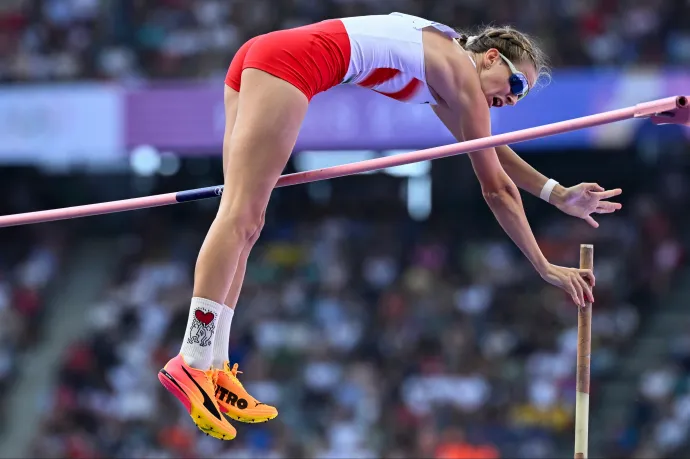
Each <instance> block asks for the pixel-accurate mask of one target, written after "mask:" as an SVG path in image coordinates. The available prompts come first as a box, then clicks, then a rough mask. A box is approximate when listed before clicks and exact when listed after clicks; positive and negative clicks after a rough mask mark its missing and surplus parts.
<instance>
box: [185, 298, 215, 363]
mask: <svg viewBox="0 0 690 459" xmlns="http://www.w3.org/2000/svg"><path fill="white" fill-rule="evenodd" d="M223 309H227V308H226V307H225V306H223V305H222V304H218V303H216V302H214V301H211V300H207V299H205V298H197V297H194V298H192V305H191V307H190V308H189V319H187V330H186V331H185V333H184V340H183V341H182V349H180V354H182V357H184V361H185V362H187V365H189V366H191V367H193V368H196V369H199V370H208V369H209V368H210V367H211V361H212V360H213V342H214V338H215V335H216V329H217V328H218V324H219V323H220V320H219V319H220V316H221V314H222V313H223Z"/></svg>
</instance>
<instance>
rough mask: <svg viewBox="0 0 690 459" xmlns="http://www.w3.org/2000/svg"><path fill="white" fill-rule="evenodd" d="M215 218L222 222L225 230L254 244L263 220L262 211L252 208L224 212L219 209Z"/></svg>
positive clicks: (262, 225)
mask: <svg viewBox="0 0 690 459" xmlns="http://www.w3.org/2000/svg"><path fill="white" fill-rule="evenodd" d="M216 219H220V220H221V221H222V222H223V226H224V227H226V228H227V231H229V232H230V233H231V234H232V236H234V237H236V238H237V239H239V240H241V241H243V242H245V243H247V244H254V243H255V242H256V240H257V239H258V238H259V234H261V230H262V229H263V227H264V222H265V216H264V212H257V211H252V210H242V211H233V210H229V211H225V212H224V211H223V209H221V211H220V212H218V215H217V216H216Z"/></svg>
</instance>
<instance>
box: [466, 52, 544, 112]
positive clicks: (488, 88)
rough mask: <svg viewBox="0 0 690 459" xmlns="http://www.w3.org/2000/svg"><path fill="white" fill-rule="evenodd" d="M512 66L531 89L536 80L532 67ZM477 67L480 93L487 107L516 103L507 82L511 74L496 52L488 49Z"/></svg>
mask: <svg viewBox="0 0 690 459" xmlns="http://www.w3.org/2000/svg"><path fill="white" fill-rule="evenodd" d="M514 65H515V67H516V69H517V70H518V71H520V72H522V73H523V74H524V75H525V76H526V77H527V81H528V82H529V86H530V88H531V87H533V86H534V82H535V81H536V79H537V72H536V70H535V68H534V66H533V65H531V64H529V63H522V62H514ZM477 66H478V68H479V80H480V82H481V86H482V91H483V92H484V95H485V96H486V103H487V104H488V105H489V107H503V106H505V105H515V104H516V103H517V101H518V96H517V95H516V94H514V93H513V91H512V90H511V87H510V82H509V79H510V76H511V75H512V74H513V72H512V71H511V70H510V67H509V66H508V64H507V63H506V61H505V60H504V59H503V58H502V57H501V54H500V53H499V52H498V50H496V49H490V50H488V51H487V52H485V53H484V56H483V57H482V58H481V59H480V60H479V62H477Z"/></svg>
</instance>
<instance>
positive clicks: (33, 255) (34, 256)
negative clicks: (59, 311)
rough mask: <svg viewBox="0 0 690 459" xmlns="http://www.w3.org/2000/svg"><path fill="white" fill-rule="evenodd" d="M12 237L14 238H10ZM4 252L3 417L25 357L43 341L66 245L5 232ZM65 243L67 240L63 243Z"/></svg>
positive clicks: (0, 256)
mask: <svg viewBox="0 0 690 459" xmlns="http://www.w3.org/2000/svg"><path fill="white" fill-rule="evenodd" d="M9 238H11V239H9ZM3 240H4V241H9V240H11V241H12V244H7V243H3V249H2V251H0V416H2V415H3V414H4V407H5V403H6V401H7V400H6V398H5V396H6V395H7V393H8V392H9V389H10V388H11V387H12V384H13V383H14V382H15V381H16V377H17V376H18V375H19V372H20V371H21V357H22V355H25V353H26V352H27V351H28V350H30V349H32V348H33V346H34V345H35V344H37V343H38V342H40V338H41V335H42V333H43V331H44V327H45V326H46V324H45V321H44V320H43V319H44V317H45V312H46V299H47V297H48V295H49V293H50V291H51V290H50V289H51V288H55V287H56V286H55V285H54V283H53V282H54V281H55V280H56V277H57V272H58V269H59V268H60V266H61V264H62V260H63V253H64V249H65V246H64V245H63V244H62V243H58V239H56V238H55V237H54V235H50V234H45V233H43V234H33V233H30V232H29V233H27V232H24V234H21V233H19V232H17V231H12V230H11V229H10V230H5V231H4V237H3ZM63 242H64V241H63Z"/></svg>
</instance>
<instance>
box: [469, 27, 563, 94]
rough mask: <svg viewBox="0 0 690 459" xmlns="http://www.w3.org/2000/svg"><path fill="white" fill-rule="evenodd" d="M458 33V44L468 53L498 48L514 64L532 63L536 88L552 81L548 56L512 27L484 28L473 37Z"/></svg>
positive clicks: (525, 35) (533, 41) (531, 39)
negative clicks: (534, 70)
mask: <svg viewBox="0 0 690 459" xmlns="http://www.w3.org/2000/svg"><path fill="white" fill-rule="evenodd" d="M456 31H457V32H458V33H459V34H460V38H458V39H457V40H458V43H460V46H462V47H463V48H464V49H466V50H467V51H471V52H473V53H484V52H486V51H488V50H490V49H491V48H496V49H497V50H498V51H499V52H500V53H501V54H503V55H504V56H505V57H507V58H508V59H510V60H511V61H512V62H514V63H519V62H522V63H524V62H531V63H532V64H533V65H534V68H535V69H536V71H537V81H536V82H535V84H534V85H535V86H539V85H541V86H545V85H547V84H548V83H549V82H550V81H551V70H550V69H549V65H548V62H547V59H546V54H544V52H543V51H542V50H541V48H539V46H538V45H537V43H536V42H535V40H534V39H533V38H531V37H530V36H529V35H527V34H524V33H522V32H519V31H517V30H515V29H514V28H512V27H510V26H503V27H491V26H489V27H484V28H483V29H481V30H479V31H477V32H476V33H475V34H472V35H470V34H469V33H468V32H465V31H462V30H458V29H456Z"/></svg>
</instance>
